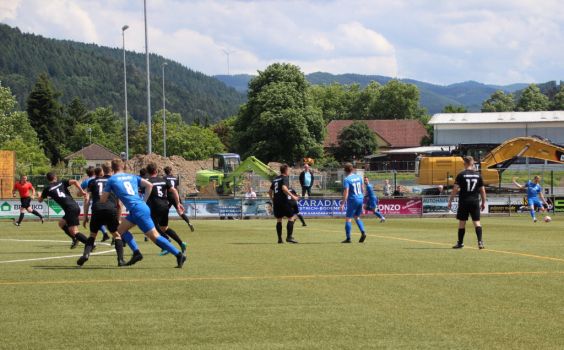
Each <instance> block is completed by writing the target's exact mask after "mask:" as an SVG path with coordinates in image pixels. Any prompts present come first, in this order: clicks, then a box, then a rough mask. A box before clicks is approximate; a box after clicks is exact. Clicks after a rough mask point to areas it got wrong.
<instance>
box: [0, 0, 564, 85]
mask: <svg viewBox="0 0 564 350" xmlns="http://www.w3.org/2000/svg"><path fill="white" fill-rule="evenodd" d="M147 3H148V12H149V14H148V19H149V48H150V50H151V52H154V53H158V54H161V55H163V56H165V57H167V58H170V59H173V60H176V61H179V62H180V63H182V64H184V65H186V66H187V67H189V68H192V69H194V70H197V71H201V72H203V73H206V74H210V75H213V74H225V73H226V72H227V62H226V61H227V60H226V55H225V53H224V52H223V50H228V51H229V52H231V54H230V71H231V73H232V74H235V73H251V74H253V73H255V72H256V71H257V70H261V69H264V68H265V67H266V66H267V65H269V64H270V63H272V62H280V61H284V62H292V63H295V64H297V65H299V66H300V67H301V68H302V70H303V71H304V72H306V73H310V72H315V71H325V72H330V73H335V74H338V73H360V74H380V75H387V76H396V77H400V78H413V79H418V80H424V81H428V82H432V83H439V84H449V83H454V82H460V81H466V80H477V81H480V82H485V83H491V84H508V83H515V82H544V81H548V80H560V79H564V76H563V75H564V59H563V57H564V6H562V4H559V1H557V0H546V1H544V0H537V1H533V0H513V1H509V0H507V1H495V0H489V1H487V0H465V1H454V0H452V1H440V0H429V1H423V0H421V1H415V0H412V1H408V0H403V1H402V0H387V1H386V0H373V1H368V0H366V1H363V0H358V1H357V0H349V1H338V0H335V1H321V0H315V1H290V0H288V1H266V0H265V1H252V0H247V1H215V0H208V1H198V0H189V1H180V0H176V1H175V0H147ZM0 22H3V23H7V24H9V25H12V26H17V27H19V28H20V29H21V30H22V31H24V32H32V33H36V34H40V35H43V36H46V37H52V38H58V39H71V40H77V41H82V42H93V43H97V44H100V45H106V46H111V47H121V27H122V25H124V24H128V25H129V26H130V29H129V30H128V31H127V32H126V41H127V42H126V46H127V48H128V49H130V50H134V51H138V52H143V51H144V27H143V1H142V0H49V1H45V0H0Z"/></svg>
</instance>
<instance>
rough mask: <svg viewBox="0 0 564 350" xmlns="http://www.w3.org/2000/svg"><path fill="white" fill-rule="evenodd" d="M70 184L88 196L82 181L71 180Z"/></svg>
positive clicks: (81, 193)
mask: <svg viewBox="0 0 564 350" xmlns="http://www.w3.org/2000/svg"><path fill="white" fill-rule="evenodd" d="M69 185H70V186H74V187H76V188H77V189H78V193H79V194H80V195H82V196H86V192H84V190H83V189H82V187H81V186H80V183H79V182H78V181H76V180H75V179H72V180H69Z"/></svg>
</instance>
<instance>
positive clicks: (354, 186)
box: [343, 174, 364, 201]
mask: <svg viewBox="0 0 564 350" xmlns="http://www.w3.org/2000/svg"><path fill="white" fill-rule="evenodd" d="M343 187H344V188H345V189H346V188H348V189H349V196H348V198H347V199H348V200H349V201H352V200H358V199H360V200H363V199H364V192H363V190H362V187H363V182H362V177H360V176H359V175H357V174H350V175H349V176H347V177H346V178H345V180H344V181H343Z"/></svg>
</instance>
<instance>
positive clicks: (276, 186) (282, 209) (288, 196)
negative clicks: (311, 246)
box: [268, 164, 298, 243]
mask: <svg viewBox="0 0 564 350" xmlns="http://www.w3.org/2000/svg"><path fill="white" fill-rule="evenodd" d="M289 188H290V180H289V178H288V165H286V164H282V165H281V166H280V175H279V176H277V177H276V178H275V179H274V180H273V181H272V185H271V186H270V190H269V191H268V195H269V196H270V199H271V200H272V203H273V210H274V217H275V218H276V234H277V235H278V243H284V241H283V240H282V219H283V218H288V223H287V224H286V242H288V243H298V242H297V241H296V240H295V239H294V237H293V236H292V234H293V232H294V220H295V219H296V218H295V215H294V210H293V209H292V207H291V206H290V200H295V201H297V200H298V197H297V196H294V195H293V194H292V193H290V190H289Z"/></svg>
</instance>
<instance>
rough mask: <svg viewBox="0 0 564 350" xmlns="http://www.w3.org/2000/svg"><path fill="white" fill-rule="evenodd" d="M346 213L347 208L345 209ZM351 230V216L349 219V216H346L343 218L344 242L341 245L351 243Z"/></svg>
mask: <svg viewBox="0 0 564 350" xmlns="http://www.w3.org/2000/svg"><path fill="white" fill-rule="evenodd" d="M347 211H348V207H347ZM351 230H352V216H351V217H349V214H348V213H347V214H346V217H345V237H346V238H345V240H344V241H342V242H341V243H351Z"/></svg>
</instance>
